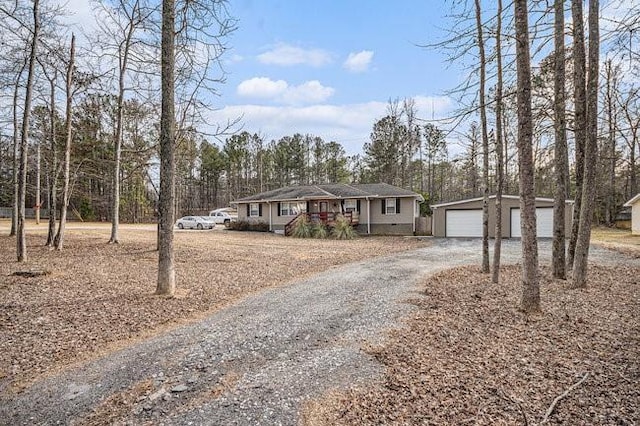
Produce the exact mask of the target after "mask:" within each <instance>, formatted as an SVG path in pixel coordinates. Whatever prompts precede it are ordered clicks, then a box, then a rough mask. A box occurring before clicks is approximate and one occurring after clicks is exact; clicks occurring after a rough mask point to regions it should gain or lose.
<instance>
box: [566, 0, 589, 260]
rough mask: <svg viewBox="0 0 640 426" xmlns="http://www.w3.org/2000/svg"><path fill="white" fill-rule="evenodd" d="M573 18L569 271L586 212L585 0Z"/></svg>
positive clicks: (577, 3) (575, 5)
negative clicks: (572, 187)
mask: <svg viewBox="0 0 640 426" xmlns="http://www.w3.org/2000/svg"><path fill="white" fill-rule="evenodd" d="M571 15H572V20H573V97H574V101H573V102H574V105H575V114H574V121H575V124H574V128H575V130H574V132H575V145H576V161H575V169H576V172H575V173H576V193H575V202H574V204H573V221H572V223H571V238H570V239H569V249H568V252H567V268H568V269H572V268H573V261H574V257H575V252H576V243H577V241H578V227H579V225H580V214H581V210H582V180H583V176H584V150H585V144H586V139H587V133H586V132H587V128H586V125H587V124H586V118H587V115H586V112H587V98H586V77H585V68H586V59H585V51H584V25H583V21H582V20H583V17H582V0H572V1H571Z"/></svg>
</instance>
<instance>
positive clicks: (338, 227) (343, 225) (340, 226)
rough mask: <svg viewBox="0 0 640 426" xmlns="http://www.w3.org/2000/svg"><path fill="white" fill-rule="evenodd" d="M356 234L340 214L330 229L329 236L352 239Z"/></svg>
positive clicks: (337, 238) (338, 238)
mask: <svg viewBox="0 0 640 426" xmlns="http://www.w3.org/2000/svg"><path fill="white" fill-rule="evenodd" d="M357 235H358V234H357V233H356V231H355V229H353V227H352V226H351V223H349V221H348V220H347V219H346V218H345V217H344V216H342V215H339V216H338V217H337V218H336V221H335V224H334V225H333V229H332V230H331V236H332V237H333V238H335V239H336V240H352V239H354V238H355V237H356V236H357Z"/></svg>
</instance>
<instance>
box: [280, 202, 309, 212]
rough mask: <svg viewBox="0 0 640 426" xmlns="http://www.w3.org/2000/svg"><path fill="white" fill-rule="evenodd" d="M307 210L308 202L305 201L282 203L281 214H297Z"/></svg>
mask: <svg viewBox="0 0 640 426" xmlns="http://www.w3.org/2000/svg"><path fill="white" fill-rule="evenodd" d="M306 212H307V203H306V202H305V201H301V202H286V203H280V216H297V215H298V214H300V213H306Z"/></svg>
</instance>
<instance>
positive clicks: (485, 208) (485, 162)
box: [475, 0, 489, 274]
mask: <svg viewBox="0 0 640 426" xmlns="http://www.w3.org/2000/svg"><path fill="white" fill-rule="evenodd" d="M475 12H476V30H477V37H478V38H477V42H478V51H479V55H480V58H479V59H480V93H479V97H480V128H481V129H482V272H483V273H485V274H488V273H489V135H488V132H487V107H486V99H487V98H486V94H485V85H486V80H487V71H486V67H487V63H486V61H487V60H486V56H485V51H484V36H483V31H482V10H481V8H480V0H475Z"/></svg>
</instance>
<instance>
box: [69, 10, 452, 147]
mask: <svg viewBox="0 0 640 426" xmlns="http://www.w3.org/2000/svg"><path fill="white" fill-rule="evenodd" d="M68 7H69V9H71V10H73V11H75V12H76V15H75V19H77V20H78V21H80V22H89V21H90V18H89V16H90V15H91V11H90V10H91V8H90V6H89V5H88V0H72V1H71V2H70V3H69V6H68ZM448 7H449V6H448V5H447V4H445V2H435V1H434V2H427V1H424V0H421V1H419V0H403V1H398V2H394V3H393V4H390V3H388V2H378V1H364V0H330V1H315V2H311V1H307V0H298V1H295V0H234V1H230V2H229V8H230V12H231V14H232V16H234V17H235V18H237V19H238V29H237V30H236V32H235V33H234V34H233V35H232V36H231V37H230V39H229V40H228V45H229V47H230V50H229V52H228V53H227V54H226V57H225V58H224V63H225V69H226V70H227V72H228V76H227V82H226V84H225V85H224V86H222V87H221V88H220V93H221V96H220V98H219V99H216V100H215V104H216V105H217V108H218V109H217V111H215V112H212V113H211V114H210V116H209V120H210V121H211V122H212V124H213V123H215V122H225V121H226V120H227V119H234V118H236V117H238V116H242V117H243V122H242V123H243V129H244V130H247V131H250V132H258V133H260V134H262V135H263V136H264V137H265V138H266V139H267V140H271V139H278V138H280V137H282V136H284V135H291V134H293V133H296V132H299V133H312V134H314V135H317V136H320V137H322V138H324V139H325V140H327V141H329V140H335V141H337V142H340V143H342V145H343V146H344V147H345V148H346V150H347V152H348V153H349V154H353V153H358V152H360V151H361V150H362V146H363V144H364V143H365V142H367V141H368V140H369V133H370V132H371V129H372V126H373V123H374V122H375V120H377V119H379V118H381V117H382V116H384V114H385V110H386V105H387V102H388V100H389V99H395V98H405V97H413V98H415V100H416V106H417V108H418V116H419V117H423V118H431V116H432V109H433V114H434V116H435V117H436V118H438V117H442V116H444V115H446V114H447V112H449V111H451V109H452V108H453V102H452V100H451V99H449V98H447V97H446V96H445V95H444V93H445V91H446V90H447V89H450V88H452V87H453V86H455V85H456V84H457V83H458V82H459V78H460V75H459V74H460V73H461V72H460V71H459V70H457V69H455V68H451V67H448V66H447V64H446V63H445V61H444V56H443V55H442V54H440V53H438V52H436V51H434V50H430V49H425V48H421V47H419V46H417V45H419V44H427V43H433V42H435V41H437V40H441V39H442V38H444V37H446V32H445V31H444V30H442V29H441V28H443V27H446V25H447V22H448V21H447V20H446V19H445V18H444V17H445V15H446V13H447V11H448ZM72 20H73V18H72Z"/></svg>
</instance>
